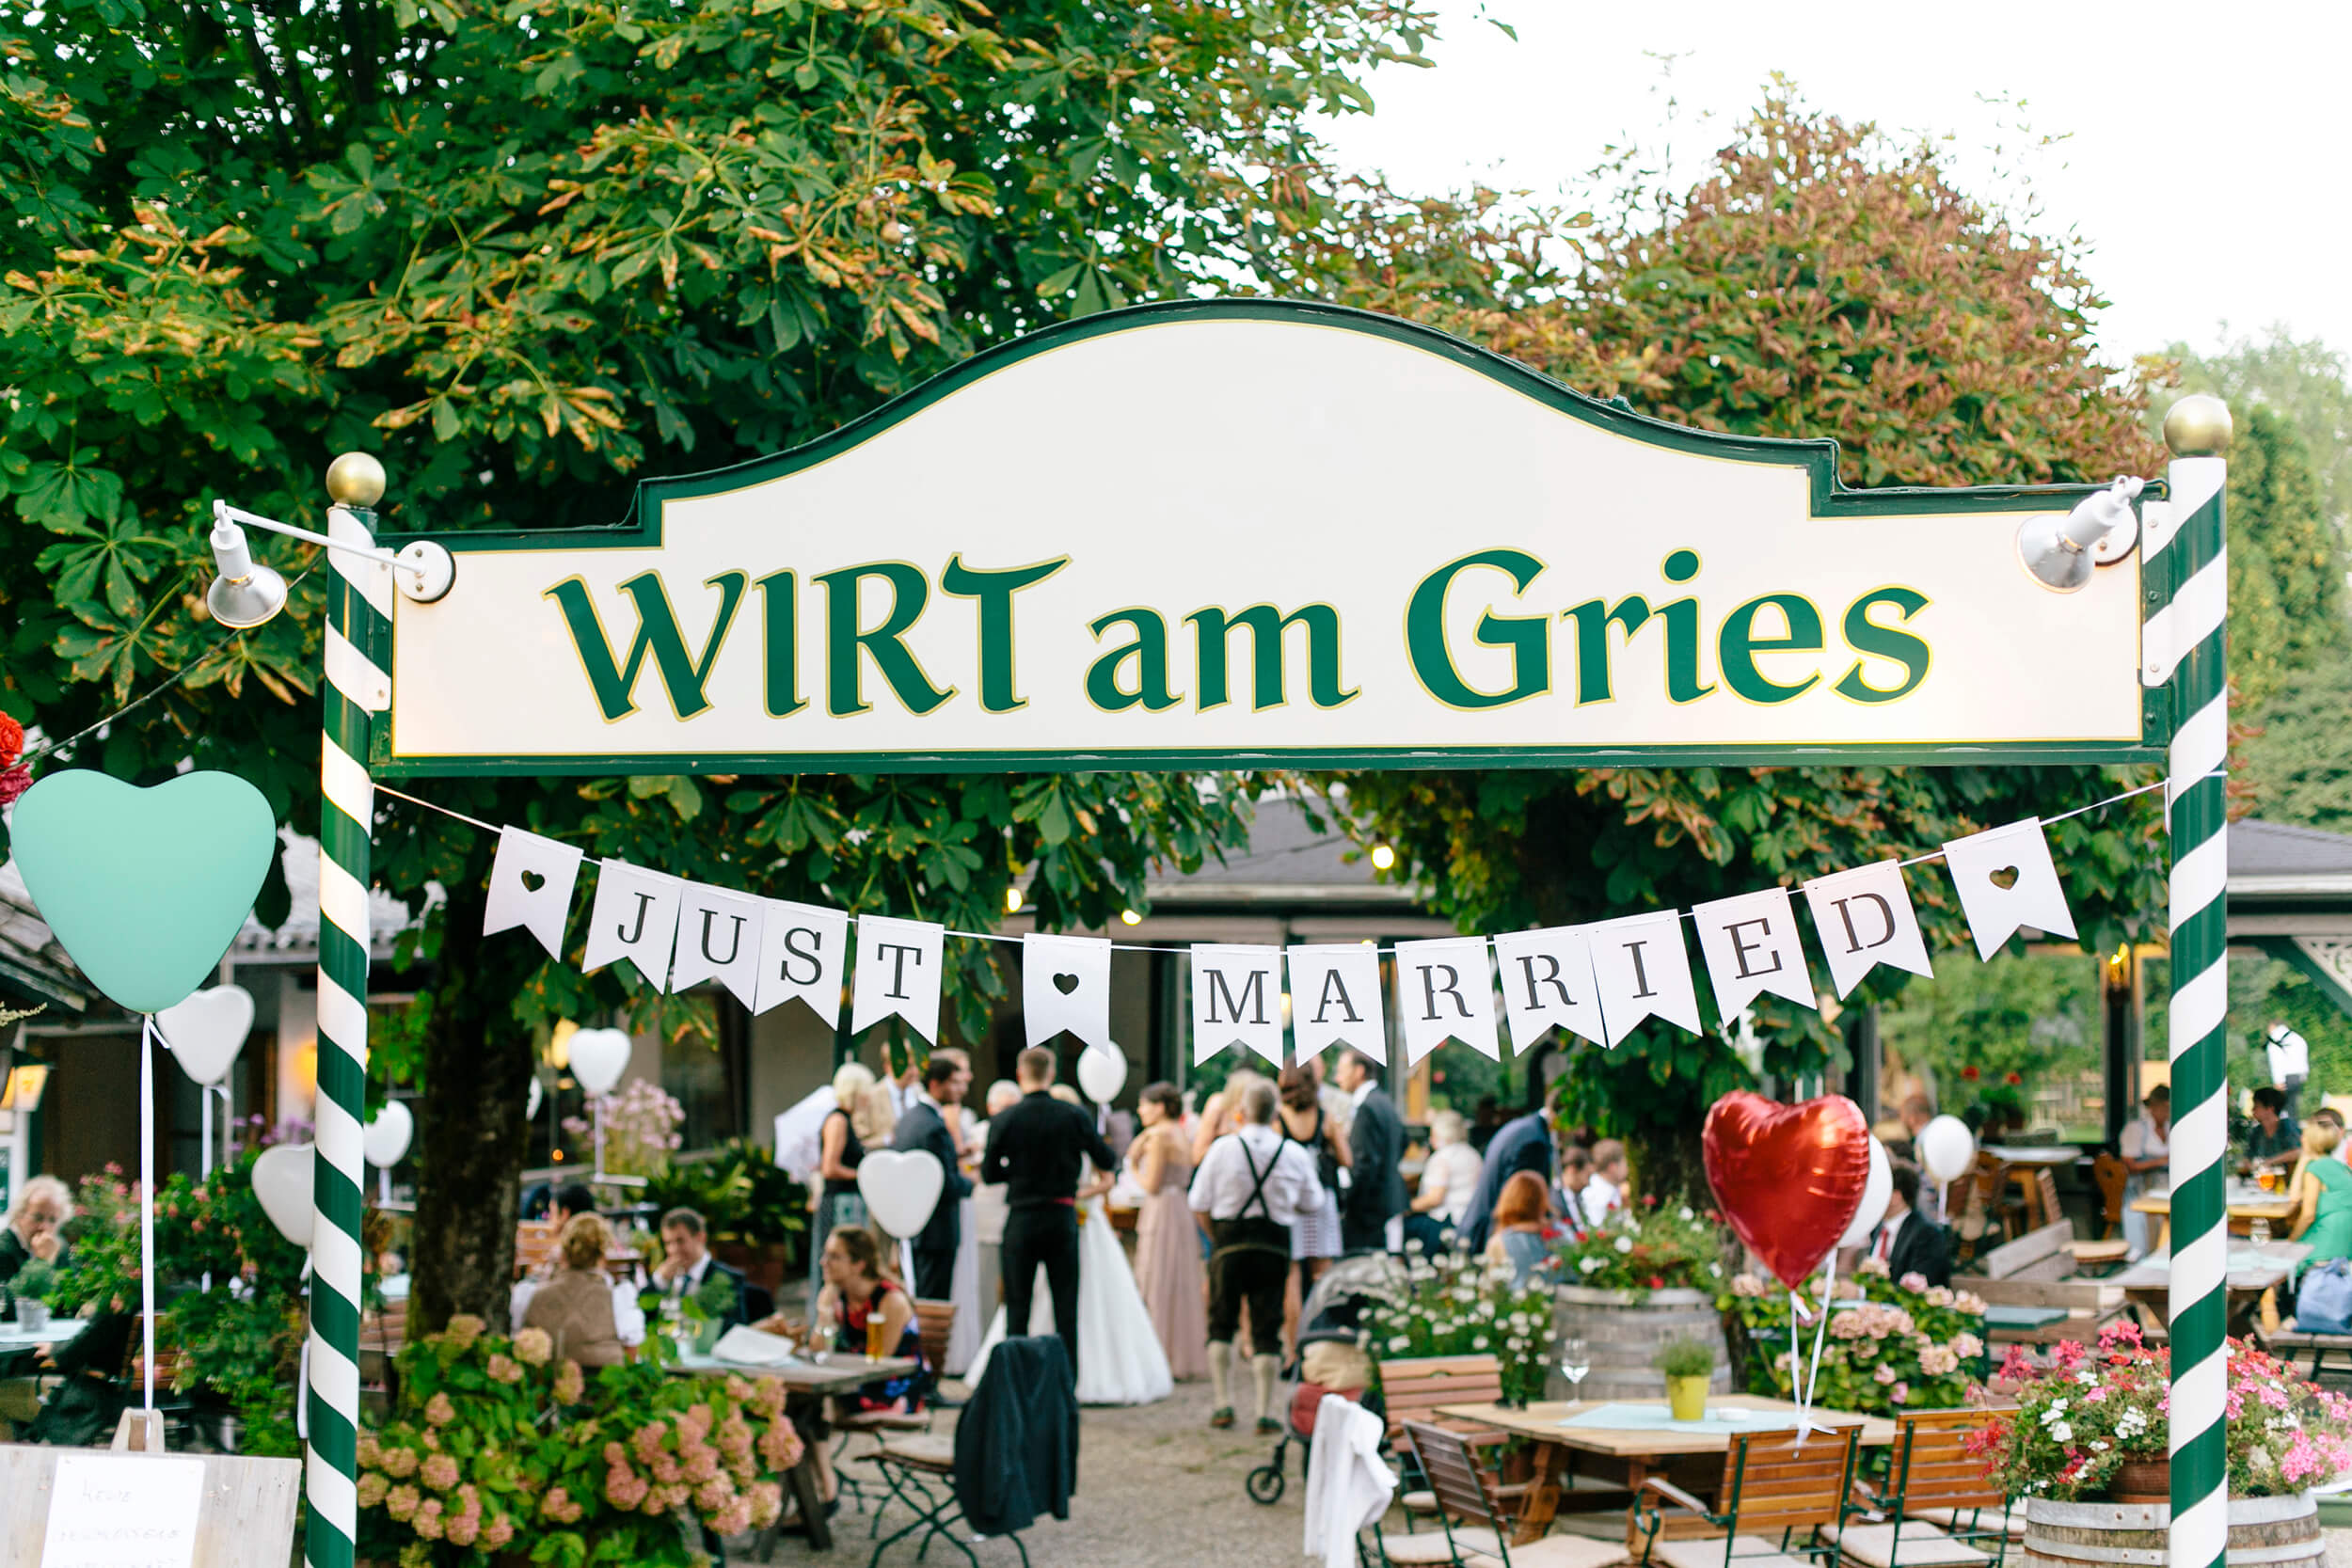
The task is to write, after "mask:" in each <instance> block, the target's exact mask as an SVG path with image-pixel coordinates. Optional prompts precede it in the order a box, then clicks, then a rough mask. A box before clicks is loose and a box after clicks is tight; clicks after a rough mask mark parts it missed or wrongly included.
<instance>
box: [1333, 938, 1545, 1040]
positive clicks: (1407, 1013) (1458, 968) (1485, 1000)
mask: <svg viewBox="0 0 2352 1568" xmlns="http://www.w3.org/2000/svg"><path fill="white" fill-rule="evenodd" d="M1292 1006H1293V1009H1294V1011H1295V1008H1296V1006H1297V999H1296V998H1295V997H1294V998H1293V999H1292ZM1396 1016H1397V1018H1398V1020H1399V1022H1402V1023H1403V1025H1404V1028H1405V1065H1406V1068H1408V1069H1409V1068H1411V1067H1413V1066H1414V1065H1416V1064H1417V1063H1419V1062H1420V1060H1421V1059H1422V1057H1423V1056H1426V1055H1428V1054H1429V1053H1431V1052H1432V1051H1435V1050H1436V1049H1437V1048H1438V1046H1439V1045H1441V1044H1443V1043H1444V1042H1445V1041H1446V1040H1448V1039H1457V1040H1460V1041H1461V1042H1462V1043H1463V1044H1464V1045H1467V1046H1469V1047H1470V1049H1471V1050H1473V1051H1477V1052H1480V1053H1483V1054H1485V1055H1486V1056H1489V1057H1491V1058H1493V1059H1494V1060H1496V1061H1501V1060H1502V1042H1501V1041H1500V1040H1499V1039H1497V1038H1496V1037H1495V983H1494V976H1493V975H1492V974H1490V973H1489V972H1488V970H1487V968H1486V938H1485V937H1438V938H1436V939H1434V940H1432V941H1429V942H1398V943H1397V944H1396Z"/></svg>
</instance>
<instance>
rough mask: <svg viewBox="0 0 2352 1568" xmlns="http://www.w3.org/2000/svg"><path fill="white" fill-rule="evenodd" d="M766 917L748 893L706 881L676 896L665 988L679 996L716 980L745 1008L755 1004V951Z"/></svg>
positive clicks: (695, 883) (756, 961)
mask: <svg viewBox="0 0 2352 1568" xmlns="http://www.w3.org/2000/svg"><path fill="white" fill-rule="evenodd" d="M766 929H767V912H766V911H764V910H762V909H761V908H760V903H759V900H758V899H756V898H755V897H753V896H752V895H750V894H748V893H733V892H730V891H728V890H727V889H725V888H723V887H712V886H710V885H709V884H708V883H707V882H688V883H686V884H685V885H684V886H683V887H682V888H681V889H680V890H679V892H678V915H677V952H676V954H675V956H674V957H672V958H671V959H670V989H671V990H678V991H682V990H686V989H687V988H688V987H690V986H699V985H701V984H702V983H703V982H704V981H706V980H716V981H718V982H719V983H720V984H721V985H723V986H724V987H726V988H727V990H729V991H730V992H732V993H733V994H734V996H735V999H736V1000H737V1001H738V1002H740V1003H742V1004H743V1006H746V1007H751V1006H757V1004H758V1002H759V947H760V941H761V938H762V936H763V935H764V933H765V932H766Z"/></svg>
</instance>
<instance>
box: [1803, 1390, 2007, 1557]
mask: <svg viewBox="0 0 2352 1568" xmlns="http://www.w3.org/2000/svg"><path fill="white" fill-rule="evenodd" d="M1986 1416H1987V1412H1985V1411H1983V1410H1922V1411H1918V1412H1916V1413H1908V1414H1904V1415H1901V1416H1899V1417H1897V1418H1896V1429H1895V1449H1894V1453H1893V1454H1892V1456H1891V1463H1890V1464H1889V1465H1888V1467H1887V1472H1886V1481H1885V1482H1884V1483H1883V1485H1882V1486H1881V1487H1879V1488H1877V1489H1875V1490H1874V1489H1873V1488H1872V1487H1871V1486H1870V1485H1869V1484H1868V1483H1867V1482H1866V1481H1861V1480H1856V1481H1854V1483H1853V1497H1852V1498H1851V1500H1850V1501H1849V1502H1848V1503H1847V1505H1846V1518H1847V1520H1848V1521H1853V1520H1863V1521H1867V1522H1865V1523H1851V1522H1849V1523H1844V1524H1841V1525H1839V1526H1838V1527H1837V1529H1836V1532H1835V1537H1836V1542H1837V1550H1838V1552H1839V1553H1840V1555H1842V1556H1844V1557H1847V1558H1851V1559H1852V1560H1854V1561H1856V1562H1858V1563H1861V1564H1862V1565H1863V1568H1943V1565H1955V1568H1956V1565H1961V1564H1970V1565H1973V1564H1980V1563H1988V1562H1989V1563H1993V1564H1994V1565H1995V1568H1998V1564H1999V1563H2000V1562H2001V1560H2003V1559H2004V1558H2005V1557H2007V1555H2008V1552H2009V1542H2010V1531H2011V1530H2012V1528H2014V1529H2016V1530H2018V1531H2020V1532H2022V1531H2023V1529H2024V1528H2025V1526H2024V1516H2023V1515H2022V1514H2021V1515H2019V1516H2018V1517H2017V1518H2016V1519H2015V1520H2014V1521H2012V1520H2011V1518H2010V1512H2009V1507H2010V1503H2009V1497H2008V1496H2007V1495H2006V1494H2004V1493H2003V1492H2002V1491H2001V1489H2000V1488H1999V1487H1997V1486H1994V1485H1993V1484H1992V1483H1991V1482H1989V1481H1986V1480H1985V1479H1984V1461H1983V1460H1981V1459H1979V1458H1977V1457H1975V1456H1973V1455H1971V1454H1970V1453H1969V1452H1968V1451H1967V1448H1966V1445H1967V1441H1968V1437H1969V1434H1970V1433H1974V1432H1975V1431H1976V1430H1977V1429H1978V1428H1979V1427H1981V1426H1983V1425H1984V1423H1985V1419H1986ZM1971 1543H1981V1544H1982V1546H1979V1545H1977V1544H1971ZM1984 1546H1989V1548H1990V1549H1989V1550H1986V1549H1982V1548H1983V1547H1984Z"/></svg>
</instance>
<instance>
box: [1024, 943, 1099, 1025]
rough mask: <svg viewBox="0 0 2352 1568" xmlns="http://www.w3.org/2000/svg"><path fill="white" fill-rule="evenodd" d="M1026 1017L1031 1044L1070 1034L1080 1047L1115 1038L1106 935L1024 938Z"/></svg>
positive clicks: (1025, 1022) (1025, 1023) (1025, 1021)
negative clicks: (1104, 936) (1112, 1031)
mask: <svg viewBox="0 0 2352 1568" xmlns="http://www.w3.org/2000/svg"><path fill="white" fill-rule="evenodd" d="M1021 1019H1022V1022H1023V1024H1024V1025H1025V1027H1026V1029H1027V1030H1028V1039H1029V1043H1030V1044H1031V1045H1043V1044H1044V1043H1045V1042H1046V1041H1048V1040H1050V1039H1052V1038H1053V1037H1055V1036H1056V1035H1058V1034H1061V1033H1063V1032H1064V1031H1065V1030H1066V1031H1068V1032H1069V1034H1070V1036H1071V1037H1073V1039H1075V1040H1077V1041H1078V1043H1079V1044H1081V1045H1090V1046H1093V1047H1095V1048H1097V1049H1098V1050H1102V1051H1108V1052H1111V1053H1114V1054H1116V1053H1117V1052H1118V1050H1119V1047H1118V1046H1116V1045H1114V1044H1113V1043H1112V1042H1111V944H1110V943H1109V942H1106V941H1104V939H1103V938H1101V937H1061V936H1046V935H1044V934H1043V933H1041V932H1037V931H1032V932H1030V933H1029V934H1028V935H1027V936H1025V937H1023V938H1022V939H1021Z"/></svg>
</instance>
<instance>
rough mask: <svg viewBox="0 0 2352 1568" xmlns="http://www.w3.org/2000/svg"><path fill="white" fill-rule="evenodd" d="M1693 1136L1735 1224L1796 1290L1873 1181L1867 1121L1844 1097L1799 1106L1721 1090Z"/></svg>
mask: <svg viewBox="0 0 2352 1568" xmlns="http://www.w3.org/2000/svg"><path fill="white" fill-rule="evenodd" d="M1699 1143H1700V1147H1701V1148H1702V1149H1703V1151H1704V1152H1705V1155H1706V1159H1707V1180H1708V1185H1709V1186H1711V1187H1713V1188H1714V1189H1715V1201H1716V1202H1718V1203H1720V1204H1722V1205H1723V1210H1724V1217H1725V1218H1726V1219H1728V1220H1730V1221H1731V1228H1732V1229H1733V1230H1735V1231H1737V1232H1738V1233H1739V1236H1740V1240H1741V1241H1743V1242H1745V1243H1747V1244H1748V1247H1749V1250H1751V1251H1752V1252H1754V1253H1755V1254H1756V1256H1757V1257H1758V1258H1761V1259H1763V1260H1764V1265H1765V1267H1767V1268H1769V1269H1771V1270H1772V1273H1773V1274H1775V1275H1779V1276H1780V1281H1781V1283H1782V1284H1784V1285H1786V1286H1788V1288H1789V1289H1790V1290H1792V1291H1793V1290H1795V1289H1796V1288H1797V1287H1798V1286H1799V1285H1800V1284H1802V1283H1803V1282H1804V1279H1805V1277H1806V1276H1807V1275H1810V1274H1812V1272H1813V1271H1814V1270H1815V1269H1817V1268H1819V1267H1820V1262H1821V1259H1824V1258H1826V1257H1828V1256H1829V1252H1830V1249H1831V1248H1832V1247H1834V1246H1836V1244H1837V1239H1838V1237H1840V1236H1842V1235H1844V1234H1845V1232H1846V1227H1847V1226H1849V1225H1851V1224H1852V1223H1853V1217H1854V1211H1855V1210H1857V1209H1859V1208H1860V1207H1861V1206H1862V1193H1863V1189H1864V1188H1865V1187H1867V1186H1868V1185H1869V1181H1870V1124H1869V1121H1868V1119H1867V1118H1866V1117H1864V1116H1863V1114H1862V1107H1861V1106H1859V1105H1856V1104H1855V1103H1854V1102H1853V1101H1851V1100H1848V1099H1847V1098H1846V1097H1845V1096H1844V1095H1842V1094H1833V1095H1825V1096H1823V1097H1822V1098H1821V1099H1820V1100H1808V1101H1805V1102H1804V1104H1802V1105H1783V1104H1781V1103H1780V1102H1779V1101H1772V1100H1767V1099H1765V1098H1764V1097H1763V1096H1762V1095H1760V1094H1750V1093H1748V1092H1747V1091H1746V1090H1744V1089H1742V1090H1739V1091H1737V1092H1735V1093H1732V1094H1727V1095H1725V1096H1724V1097H1723V1098H1722V1099H1721V1100H1718V1101H1715V1103H1714V1105H1713V1107H1712V1108H1711V1109H1709V1110H1708V1113H1707V1127H1706V1130H1705V1131H1704V1132H1702V1133H1701V1134H1700V1137H1699Z"/></svg>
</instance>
